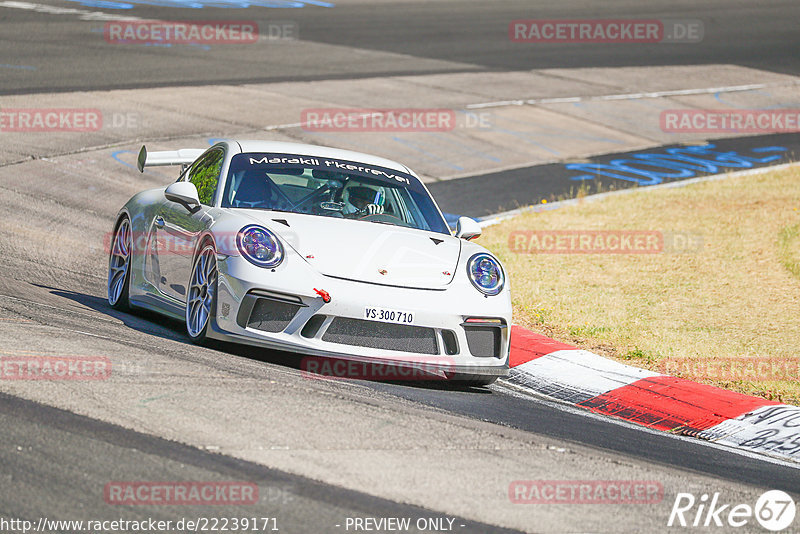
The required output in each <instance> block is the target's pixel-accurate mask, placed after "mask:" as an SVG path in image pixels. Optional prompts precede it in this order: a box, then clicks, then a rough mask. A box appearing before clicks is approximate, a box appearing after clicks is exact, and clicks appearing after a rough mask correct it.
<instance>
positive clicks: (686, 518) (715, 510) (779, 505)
mask: <svg viewBox="0 0 800 534" xmlns="http://www.w3.org/2000/svg"><path fill="white" fill-rule="evenodd" d="M796 514H797V507H796V505H795V503H794V500H793V499H792V497H791V496H790V495H789V494H788V493H785V492H783V491H780V490H770V491H767V492H765V493H763V494H762V495H761V496H760V497H759V498H758V500H757V501H756V504H755V506H750V505H749V504H735V505H734V504H731V503H723V502H722V501H721V500H720V494H719V492H717V493H714V495H713V496H711V497H710V498H709V495H708V494H706V493H704V494H703V495H701V496H700V498H699V499H698V498H696V497H695V496H694V495H692V494H691V493H678V494H677V495H676V496H675V503H674V504H673V505H672V511H671V512H670V514H669V520H668V521H667V526H668V527H672V526H681V527H701V528H708V527H734V528H738V527H743V526H745V525H747V524H750V522H751V520H752V519H753V518H755V520H756V521H757V522H758V523H759V524H760V525H761V526H762V527H764V528H765V529H767V530H770V531H772V532H777V531H779V530H784V529H785V528H788V527H789V526H791V525H792V523H793V521H794V517H795V515H796Z"/></svg>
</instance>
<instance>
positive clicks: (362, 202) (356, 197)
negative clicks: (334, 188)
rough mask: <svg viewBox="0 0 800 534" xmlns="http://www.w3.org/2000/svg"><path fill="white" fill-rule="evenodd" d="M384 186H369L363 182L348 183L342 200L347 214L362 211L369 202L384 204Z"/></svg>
mask: <svg viewBox="0 0 800 534" xmlns="http://www.w3.org/2000/svg"><path fill="white" fill-rule="evenodd" d="M383 198H384V193H383V188H382V187H369V186H366V185H362V184H358V185H356V184H353V185H349V184H348V185H347V186H346V187H345V188H344V191H343V192H342V202H344V205H345V207H344V212H345V213H347V214H350V213H356V212H357V211H361V210H362V209H364V207H366V206H367V205H368V204H376V205H378V206H383Z"/></svg>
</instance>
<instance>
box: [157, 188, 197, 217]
mask: <svg viewBox="0 0 800 534" xmlns="http://www.w3.org/2000/svg"><path fill="white" fill-rule="evenodd" d="M164 196H165V197H167V200H171V201H172V202H177V203H178V204H183V205H184V206H185V207H186V209H188V210H190V211H191V209H192V206H199V205H200V197H199V196H198V195H197V188H196V187H195V186H194V184H193V183H192V182H175V183H174V184H170V185H169V187H167V189H166V190H165V191H164Z"/></svg>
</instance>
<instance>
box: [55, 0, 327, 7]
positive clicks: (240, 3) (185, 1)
mask: <svg viewBox="0 0 800 534" xmlns="http://www.w3.org/2000/svg"><path fill="white" fill-rule="evenodd" d="M69 1H70V2H76V3H78V4H80V5H82V6H85V7H95V8H103V9H133V8H134V6H135V5H145V6H158V7H177V8H188V9H203V8H204V7H216V8H227V9H244V8H248V7H273V8H300V7H306V6H318V7H335V6H336V4H333V3H331V2H323V1H321V0H302V1H301V0H127V1H120V2H115V1H111V0H69Z"/></svg>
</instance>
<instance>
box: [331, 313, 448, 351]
mask: <svg viewBox="0 0 800 534" xmlns="http://www.w3.org/2000/svg"><path fill="white" fill-rule="evenodd" d="M322 340H323V341H329V342H331V343H341V344H342V345H354V346H357V347H369V348H372V349H383V350H399V351H403V352H415V353H418V354H439V348H438V347H437V344H436V331H435V330H434V329H433V328H424V327H420V326H411V325H404V324H391V323H379V322H376V321H364V320H362V319H349V318H347V317H336V318H335V319H334V320H333V321H332V322H331V325H330V326H329V327H328V330H326V331H325V334H323V336H322Z"/></svg>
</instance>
